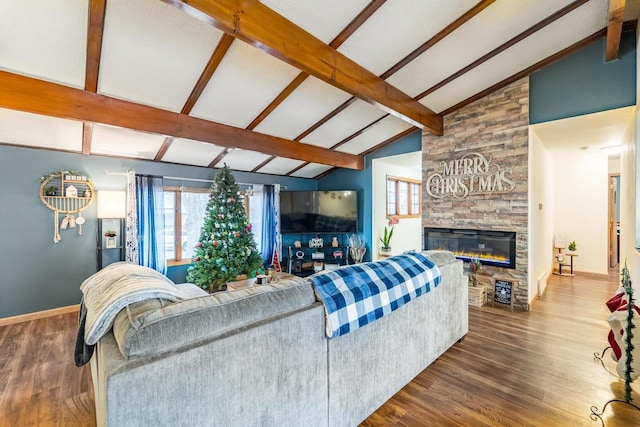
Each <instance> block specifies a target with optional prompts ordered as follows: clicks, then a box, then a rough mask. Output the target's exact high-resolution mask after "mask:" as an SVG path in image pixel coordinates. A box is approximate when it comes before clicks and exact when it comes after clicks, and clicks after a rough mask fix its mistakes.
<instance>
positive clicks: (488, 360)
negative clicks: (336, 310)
mask: <svg viewBox="0 0 640 427" xmlns="http://www.w3.org/2000/svg"><path fill="white" fill-rule="evenodd" d="M617 287H618V278H617V276H614V275H612V276H611V277H610V279H609V280H608V281H603V280H596V279H594V278H591V277H583V276H576V277H574V278H567V277H559V276H553V277H552V279H551V282H550V283H549V286H548V287H547V291H546V293H545V294H544V296H543V297H542V298H540V299H539V300H538V301H537V302H536V304H535V305H534V309H533V311H531V312H528V313H523V312H514V313H510V312H509V311H507V310H504V309H499V308H495V309H492V308H488V307H483V308H482V309H477V308H470V310H469V311H470V313H469V317H470V331H469V334H468V335H467V337H466V339H465V340H464V341H463V342H462V343H459V344H456V345H455V346H454V347H453V348H451V349H450V350H449V351H447V352H446V353H445V354H444V355H442V356H441V357H440V358H439V359H438V360H437V361H436V362H434V363H433V364H432V365H431V366H430V367H429V368H427V369H426V370H424V371H423V372H422V373H420V374H419V375H418V376H417V377H416V378H415V379H414V380H413V381H412V382H411V383H409V384H408V385H407V386H406V387H405V388H403V389H402V390H401V391H399V392H398V393H397V394H396V395H395V396H394V397H393V398H391V399H390V400H389V401H388V402H387V403H385V404H384V405H383V406H382V407H381V408H379V409H378V411H376V412H375V413H374V414H372V415H371V416H370V417H369V418H368V419H367V420H366V421H364V422H363V423H362V425H363V426H365V427H368V426H520V425H529V426H545V427H546V426H582V425H584V426H599V425H600V423H599V422H594V421H591V420H590V419H589V414H590V407H591V406H592V405H595V406H597V407H598V409H601V408H602V405H603V404H604V403H605V402H607V401H608V400H609V399H612V398H622V397H623V387H622V386H623V383H622V381H620V380H619V379H618V378H617V377H614V376H612V375H611V374H610V373H608V372H607V371H606V370H605V369H603V368H602V366H601V365H600V364H599V363H598V362H596V361H594V360H593V353H594V352H600V351H602V349H603V348H604V347H605V346H606V336H607V332H608V326H607V323H606V318H607V315H608V311H607V308H606V306H605V305H604V301H605V300H607V299H608V298H609V297H610V296H611V295H613V292H614V291H615V289H616V288H617ZM75 332H76V315H75V314H66V315H60V316H54V317H50V318H47V319H41V320H34V321H30V322H25V323H20V324H15V325H9V326H4V327H0V426H2V427H4V426H65V427H66V426H93V425H95V421H94V406H93V390H92V385H91V378H90V371H89V368H88V366H87V367H84V368H77V367H76V366H75V365H74V363H73V344H74V341H75ZM605 360H606V365H607V367H608V368H609V369H610V370H612V371H613V370H614V369H615V365H614V363H613V361H611V359H610V358H609V357H608V354H607V357H606V358H605ZM638 383H640V381H636V384H635V385H636V388H640V384H638ZM633 398H634V401H635V402H636V403H640V395H638V393H635V392H634V394H633ZM604 418H605V421H606V425H607V426H612V427H613V426H632V425H640V412H636V411H633V410H630V409H628V408H626V407H623V406H619V405H617V404H614V405H611V406H609V407H608V408H607V411H606V412H605V416H604Z"/></svg>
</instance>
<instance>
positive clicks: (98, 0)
mask: <svg viewBox="0 0 640 427" xmlns="http://www.w3.org/2000/svg"><path fill="white" fill-rule="evenodd" d="M106 11H107V0H90V1H89V19H88V22H87V55H86V65H85V73H84V90H86V91H89V92H93V93H95V92H97V91H98V77H99V75H100V57H101V55H102V36H103V34H104V17H105V14H106ZM92 138H93V123H83V124H82V154H87V155H88V154H91V140H92Z"/></svg>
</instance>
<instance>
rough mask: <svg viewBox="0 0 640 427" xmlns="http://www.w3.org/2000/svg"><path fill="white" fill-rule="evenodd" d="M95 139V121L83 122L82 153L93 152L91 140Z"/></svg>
mask: <svg viewBox="0 0 640 427" xmlns="http://www.w3.org/2000/svg"><path fill="white" fill-rule="evenodd" d="M92 140H93V123H91V122H84V123H82V154H86V155H89V154H91V141H92Z"/></svg>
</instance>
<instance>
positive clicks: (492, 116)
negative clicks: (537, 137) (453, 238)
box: [422, 77, 529, 302]
mask: <svg viewBox="0 0 640 427" xmlns="http://www.w3.org/2000/svg"><path fill="white" fill-rule="evenodd" d="M472 152H476V153H480V154H482V155H483V156H485V157H486V158H492V163H495V164H498V165H500V167H501V168H502V169H503V170H509V171H511V174H510V175H509V176H510V177H511V179H513V180H514V181H515V188H514V189H513V191H511V192H502V193H492V194H472V195H468V196H467V197H466V198H464V199H456V198H445V199H438V198H434V197H432V196H430V195H429V194H428V193H427V191H423V198H422V205H423V216H422V224H423V226H424V227H447V228H474V229H492V230H503V231H515V232H516V233H517V238H516V269H515V270H510V269H502V268H494V267H487V266H485V267H483V269H485V270H486V272H487V273H489V274H495V275H500V276H510V277H512V278H514V279H516V280H518V289H517V291H516V297H517V298H518V299H519V300H520V301H523V302H526V301H528V283H527V277H528V270H527V269H528V255H529V254H528V238H529V236H528V209H529V205H528V187H529V186H528V182H527V181H528V174H529V171H528V158H529V78H528V77H526V78H523V79H521V80H519V81H517V82H515V83H512V84H510V85H508V86H506V87H505V88H503V89H501V90H498V91H496V92H494V93H492V94H490V95H488V96H486V97H484V98H482V99H479V100H477V101H475V102H473V103H472V104H469V105H467V106H465V107H463V108H461V109H460V110H458V111H455V112H453V113H451V114H449V115H448V116H446V117H445V118H444V135H443V136H441V137H437V136H434V135H432V134H430V133H423V135H422V164H423V190H426V188H427V186H426V179H427V177H428V176H430V175H431V174H432V173H434V172H436V171H438V172H440V162H442V161H450V160H457V159H460V158H461V157H462V156H463V155H465V154H467V153H472Z"/></svg>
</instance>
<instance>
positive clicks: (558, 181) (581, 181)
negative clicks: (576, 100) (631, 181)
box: [552, 150, 609, 274]
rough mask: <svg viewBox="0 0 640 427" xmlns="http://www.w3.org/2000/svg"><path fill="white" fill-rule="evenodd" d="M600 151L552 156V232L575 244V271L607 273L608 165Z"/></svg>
mask: <svg viewBox="0 0 640 427" xmlns="http://www.w3.org/2000/svg"><path fill="white" fill-rule="evenodd" d="M598 151H599V152H595V151H580V150H574V151H571V152H567V151H563V152H557V153H554V154H553V162H552V171H553V188H554V191H553V207H554V213H553V224H554V230H553V233H554V235H555V234H563V235H565V236H566V238H567V242H570V241H572V240H575V241H576V243H577V246H578V249H577V252H578V254H579V256H577V257H575V258H574V270H575V271H580V272H587V273H597V274H607V272H608V262H607V257H608V239H607V237H608V236H607V215H608V182H609V178H608V175H609V170H608V169H609V164H608V157H607V154H606V153H605V152H603V151H602V150H598Z"/></svg>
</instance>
